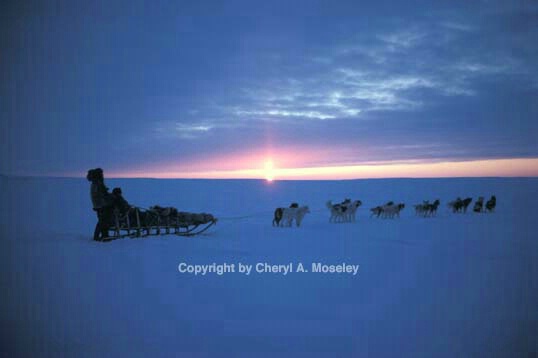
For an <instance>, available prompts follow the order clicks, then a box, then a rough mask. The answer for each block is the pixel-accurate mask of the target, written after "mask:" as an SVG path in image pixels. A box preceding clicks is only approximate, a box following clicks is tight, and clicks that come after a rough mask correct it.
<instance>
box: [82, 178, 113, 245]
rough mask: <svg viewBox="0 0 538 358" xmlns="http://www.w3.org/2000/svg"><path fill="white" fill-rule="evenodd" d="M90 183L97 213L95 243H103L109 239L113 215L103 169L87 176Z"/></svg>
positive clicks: (94, 233)
mask: <svg viewBox="0 0 538 358" xmlns="http://www.w3.org/2000/svg"><path fill="white" fill-rule="evenodd" d="M86 178H87V179H88V181H90V182H91V183H92V185H91V188H90V195H91V199H92V204H93V210H94V211H95V212H96V213H97V224H96V225H95V230H94V232H93V239H94V240H95V241H103V240H104V239H106V238H107V237H108V228H109V227H110V221H111V218H112V213H113V210H114V208H113V206H112V204H113V203H112V197H111V195H110V193H109V192H108V188H107V187H106V186H105V179H104V176H103V169H101V168H97V169H91V170H89V171H88V175H87V176H86Z"/></svg>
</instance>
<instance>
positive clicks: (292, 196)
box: [0, 177, 538, 358]
mask: <svg viewBox="0 0 538 358" xmlns="http://www.w3.org/2000/svg"><path fill="white" fill-rule="evenodd" d="M0 180H1V187H2V194H1V195H2V197H1V200H0V205H1V207H0V212H1V213H2V215H1V232H0V234H1V240H2V243H3V245H2V250H1V251H0V265H1V266H0V269H1V272H2V275H1V281H0V284H1V287H2V293H3V294H2V296H3V300H2V305H1V306H0V307H1V310H0V312H1V313H0V317H1V322H2V324H1V326H2V344H1V348H0V351H3V352H4V353H9V355H10V356H45V357H46V356H54V357H55V356H62V355H63V356H89V357H90V356H91V357H93V356H99V357H100V356H111V357H116V356H119V355H121V356H146V355H151V356H153V357H160V356H165V357H166V356H186V357H252V356H256V357H274V356H278V357H309V358H310V357H363V356H371V357H391V356H404V357H417V356H418V357H420V356H423V357H430V356H439V357H455V356H462V357H465V356H468V357H480V356H483V357H489V356H496V357H510V356H527V355H528V354H531V353H537V352H538V344H537V341H536V337H538V305H537V302H538V281H537V280H536V277H538V261H537V258H538V243H537V237H536V229H535V228H536V220H537V219H538V216H537V214H536V204H535V202H536V198H537V197H538V196H537V195H536V194H537V193H538V185H537V184H538V179H537V178H473V179H470V178H461V179H390V180H389V179H387V180H355V181H273V182H266V181H258V180H150V179H114V180H110V179H109V180H107V181H106V184H107V185H108V187H109V188H111V189H112V188H113V187H115V186H121V187H122V189H123V193H124V195H125V197H126V198H127V200H129V202H131V203H133V204H136V205H138V206H141V207H149V206H151V205H154V204H159V205H163V206H166V205H172V206H176V207H178V208H179V209H180V210H184V211H192V212H209V213H212V214H214V215H215V216H216V217H218V218H220V220H219V222H218V224H217V225H216V226H214V227H212V228H211V229H209V230H208V231H207V232H206V233H204V234H203V235H200V236H197V237H191V238H185V237H176V236H172V235H169V236H162V237H152V238H139V239H129V238H127V239H123V240H115V241H112V242H109V243H97V242H93V241H92V240H91V235H92V234H93V227H94V225H95V222H96V216H95V213H94V212H93V211H91V204H90V198H89V183H88V182H87V181H85V180H83V179H58V178H11V177H1V179H0ZM493 194H494V195H496V196H497V208H496V212H495V213H493V214H477V213H473V212H472V210H469V212H468V213H467V214H465V215H464V214H453V213H451V212H449V210H448V208H447V207H446V203H447V202H448V201H450V200H453V199H455V198H456V197H457V196H461V197H466V196H472V197H473V198H474V199H476V198H477V197H478V196H484V197H485V198H486V200H487V199H488V198H489V197H490V196H491V195H493ZM344 198H351V199H353V200H355V199H360V200H361V201H362V202H363V206H361V207H360V208H359V209H358V211H357V222H356V223H344V224H333V223H329V222H328V218H329V212H328V210H327V209H326V207H325V202H326V201H327V200H333V202H339V201H341V200H343V199H344ZM437 198H439V199H440V200H441V206H440V208H439V213H438V215H437V217H434V218H420V217H416V216H415V214H414V210H413V208H412V205H413V204H417V203H420V202H422V200H430V201H433V200H434V199H437ZM389 200H393V201H394V202H396V203H398V202H404V203H406V208H405V209H404V210H403V212H402V214H401V218H399V219H394V220H390V219H385V220H384V219H376V218H370V217H369V210H368V209H369V208H371V207H374V206H377V205H381V204H384V203H386V202H387V201H389ZM291 202H298V203H300V204H301V205H309V207H310V210H311V211H312V213H310V214H307V215H306V217H305V219H304V221H303V224H302V226H301V227H300V228H297V227H292V228H275V227H272V226H271V221H272V213H273V210H274V208H276V207H278V206H287V205H289V204H290V203H291ZM471 208H472V204H471ZM182 262H185V263H187V264H192V265H209V264H212V263H216V264H223V263H228V264H235V265H238V264H239V263H242V264H249V265H256V264H257V263H268V264H270V265H289V264H290V263H292V264H293V265H294V266H297V264H298V263H299V262H300V263H302V264H303V265H304V266H305V268H306V269H310V268H311V263H317V262H319V263H322V264H327V265H342V264H345V265H359V269H358V273H357V274H356V275H353V274H349V273H313V272H308V273H298V272H291V273H288V274H287V275H283V274H282V273H278V272H277V273H255V272H252V273H251V274H250V275H245V274H243V273H238V272H235V273H224V274H222V275H217V274H206V275H196V276H195V275H193V274H188V273H180V272H179V271H178V265H179V264H180V263H182ZM253 270H254V269H253Z"/></svg>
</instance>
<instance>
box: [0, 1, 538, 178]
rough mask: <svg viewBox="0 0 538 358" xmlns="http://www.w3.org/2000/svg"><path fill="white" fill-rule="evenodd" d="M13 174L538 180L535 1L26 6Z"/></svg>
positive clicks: (6, 23)
mask: <svg viewBox="0 0 538 358" xmlns="http://www.w3.org/2000/svg"><path fill="white" fill-rule="evenodd" d="M0 6H1V11H0V136H1V137H0V138H1V143H0V148H1V158H0V173H2V174H6V175H39V176H41V175H46V176H78V177H80V176H85V174H86V171H87V170H88V169H90V168H94V167H101V168H103V169H104V171H105V175H106V176H116V177H190V178H200V177H210V178H240V177H241V178H267V179H348V178H363V177H437V176H538V141H537V140H536V138H538V100H537V99H538V2H536V1H435V2H432V1H384V0H378V1H368V2H367V1H345V0H342V1H316V0H310V1H300V0H294V1H253V0H250V1H154V2H149V1H136V0H134V1H94V2H77V1H65V2H63V1H24V0H22V1H17V2H13V1H11V2H2V5H0Z"/></svg>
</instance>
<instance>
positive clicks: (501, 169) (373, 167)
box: [108, 158, 538, 182]
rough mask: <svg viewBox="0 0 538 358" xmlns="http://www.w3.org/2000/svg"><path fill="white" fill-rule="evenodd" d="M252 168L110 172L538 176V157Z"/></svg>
mask: <svg viewBox="0 0 538 358" xmlns="http://www.w3.org/2000/svg"><path fill="white" fill-rule="evenodd" d="M262 163H263V165H262V166H258V167H257V168H252V169H235V170H218V169H217V170H199V171H181V170H170V171H162V170H158V169H157V168H156V169H154V170H151V171H144V172H142V171H125V172H112V171H111V172H108V173H109V174H108V176H109V177H112V178H114V177H115V178H144V177H145V178H186V179H189V178H191V179H202V178H203V179H264V180H266V181H267V182H272V181H274V180H277V179H278V180H343V179H374V178H439V177H538V158H513V159H486V160H470V161H444V162H382V163H381V162H380V163H365V164H357V165H346V166H318V167H288V168H280V167H279V168H276V167H275V164H274V162H273V160H272V159H265V160H264V161H263V160H262Z"/></svg>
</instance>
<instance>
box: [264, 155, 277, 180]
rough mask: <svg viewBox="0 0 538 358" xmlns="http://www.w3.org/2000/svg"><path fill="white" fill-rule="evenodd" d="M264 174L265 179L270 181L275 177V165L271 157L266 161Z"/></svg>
mask: <svg viewBox="0 0 538 358" xmlns="http://www.w3.org/2000/svg"><path fill="white" fill-rule="evenodd" d="M264 175H265V180H267V181H268V182H271V181H273V179H274V178H275V171H274V165H273V161H272V160H271V159H268V160H266V161H265V165H264Z"/></svg>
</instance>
